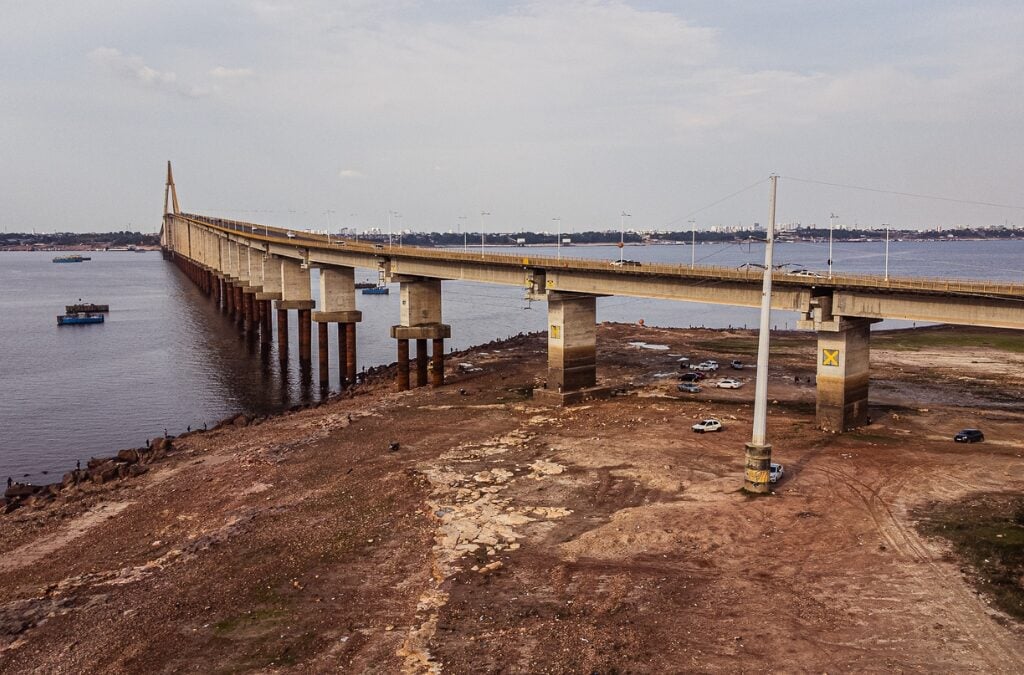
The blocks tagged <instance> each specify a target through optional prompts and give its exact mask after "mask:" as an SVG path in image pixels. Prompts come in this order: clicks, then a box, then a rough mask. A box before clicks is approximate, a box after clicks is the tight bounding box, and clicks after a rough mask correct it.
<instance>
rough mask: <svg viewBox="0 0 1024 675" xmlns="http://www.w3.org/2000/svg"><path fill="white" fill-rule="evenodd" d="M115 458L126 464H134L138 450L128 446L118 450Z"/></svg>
mask: <svg viewBox="0 0 1024 675" xmlns="http://www.w3.org/2000/svg"><path fill="white" fill-rule="evenodd" d="M117 458H118V460H120V461H122V462H124V463H126V464H136V463H138V461H139V459H140V457H139V451H138V450H135V449H134V448H129V449H127V450H118V451H117Z"/></svg>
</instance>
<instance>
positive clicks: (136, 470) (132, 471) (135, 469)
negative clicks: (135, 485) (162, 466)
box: [128, 464, 149, 476]
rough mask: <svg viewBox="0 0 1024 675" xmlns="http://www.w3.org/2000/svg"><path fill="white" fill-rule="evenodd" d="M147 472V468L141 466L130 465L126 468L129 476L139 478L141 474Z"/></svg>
mask: <svg viewBox="0 0 1024 675" xmlns="http://www.w3.org/2000/svg"><path fill="white" fill-rule="evenodd" d="M147 471H149V467H147V466H142V465H141V464H132V465H131V466H129V467H128V475H129V476H141V475H142V474H144V473H146V472H147Z"/></svg>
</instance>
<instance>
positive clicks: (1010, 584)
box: [914, 493, 1024, 620]
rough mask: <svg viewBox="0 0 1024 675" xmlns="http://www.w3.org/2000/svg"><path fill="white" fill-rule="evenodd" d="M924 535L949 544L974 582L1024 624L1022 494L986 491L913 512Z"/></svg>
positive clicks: (1023, 518) (1023, 512)
mask: <svg viewBox="0 0 1024 675" xmlns="http://www.w3.org/2000/svg"><path fill="white" fill-rule="evenodd" d="M914 516H915V517H916V518H918V529H919V530H920V531H921V533H922V534H925V535H927V536H931V537H941V538H943V539H946V540H947V541H949V542H950V543H951V544H952V545H953V548H954V550H955V551H956V553H957V555H958V556H960V557H961V558H963V559H964V560H966V561H967V562H969V563H970V565H971V567H972V568H973V574H972V575H971V577H972V579H971V580H972V581H973V583H974V584H975V585H976V586H977V587H978V588H979V589H980V590H982V591H983V592H985V593H986V594H987V595H989V596H990V597H991V598H992V600H993V602H994V603H995V605H996V606H997V607H999V608H1000V609H1002V610H1003V611H1004V612H1006V613H1007V614H1009V615H1010V616H1012V617H1014V618H1016V619H1017V620H1024V494H1020V493H1013V494H1003V493H986V494H979V495H972V496H970V497H967V498H966V499H963V500H961V501H959V502H954V503H951V504H931V505H929V506H927V507H924V508H922V509H919V510H918V512H917V513H915V514H914Z"/></svg>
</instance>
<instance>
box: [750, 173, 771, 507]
mask: <svg viewBox="0 0 1024 675" xmlns="http://www.w3.org/2000/svg"><path fill="white" fill-rule="evenodd" d="M778 181H779V177H778V176H772V177H771V197H770V200H769V202H768V238H767V241H766V242H765V247H764V276H763V279H764V281H763V282H762V286H761V325H760V328H759V330H758V334H757V381H756V383H755V388H754V429H753V433H752V434H751V437H750V442H749V443H747V446H746V469H745V471H744V476H743V489H744V490H746V491H747V492H756V493H762V494H763V493H767V492H768V491H769V485H770V483H769V482H768V474H769V470H770V468H771V463H772V446H771V445H769V444H768V443H767V436H768V348H769V336H770V330H771V315H772V270H773V267H772V254H773V247H774V245H775V193H776V186H777V184H778Z"/></svg>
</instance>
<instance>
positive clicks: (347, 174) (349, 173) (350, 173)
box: [338, 169, 364, 178]
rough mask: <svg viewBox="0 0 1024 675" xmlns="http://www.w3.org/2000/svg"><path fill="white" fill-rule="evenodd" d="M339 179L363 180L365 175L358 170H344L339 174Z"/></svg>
mask: <svg viewBox="0 0 1024 675" xmlns="http://www.w3.org/2000/svg"><path fill="white" fill-rule="evenodd" d="M338 177H339V178H363V177H364V174H363V172H362V171H359V170H358V169H342V170H341V171H339V172H338Z"/></svg>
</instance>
